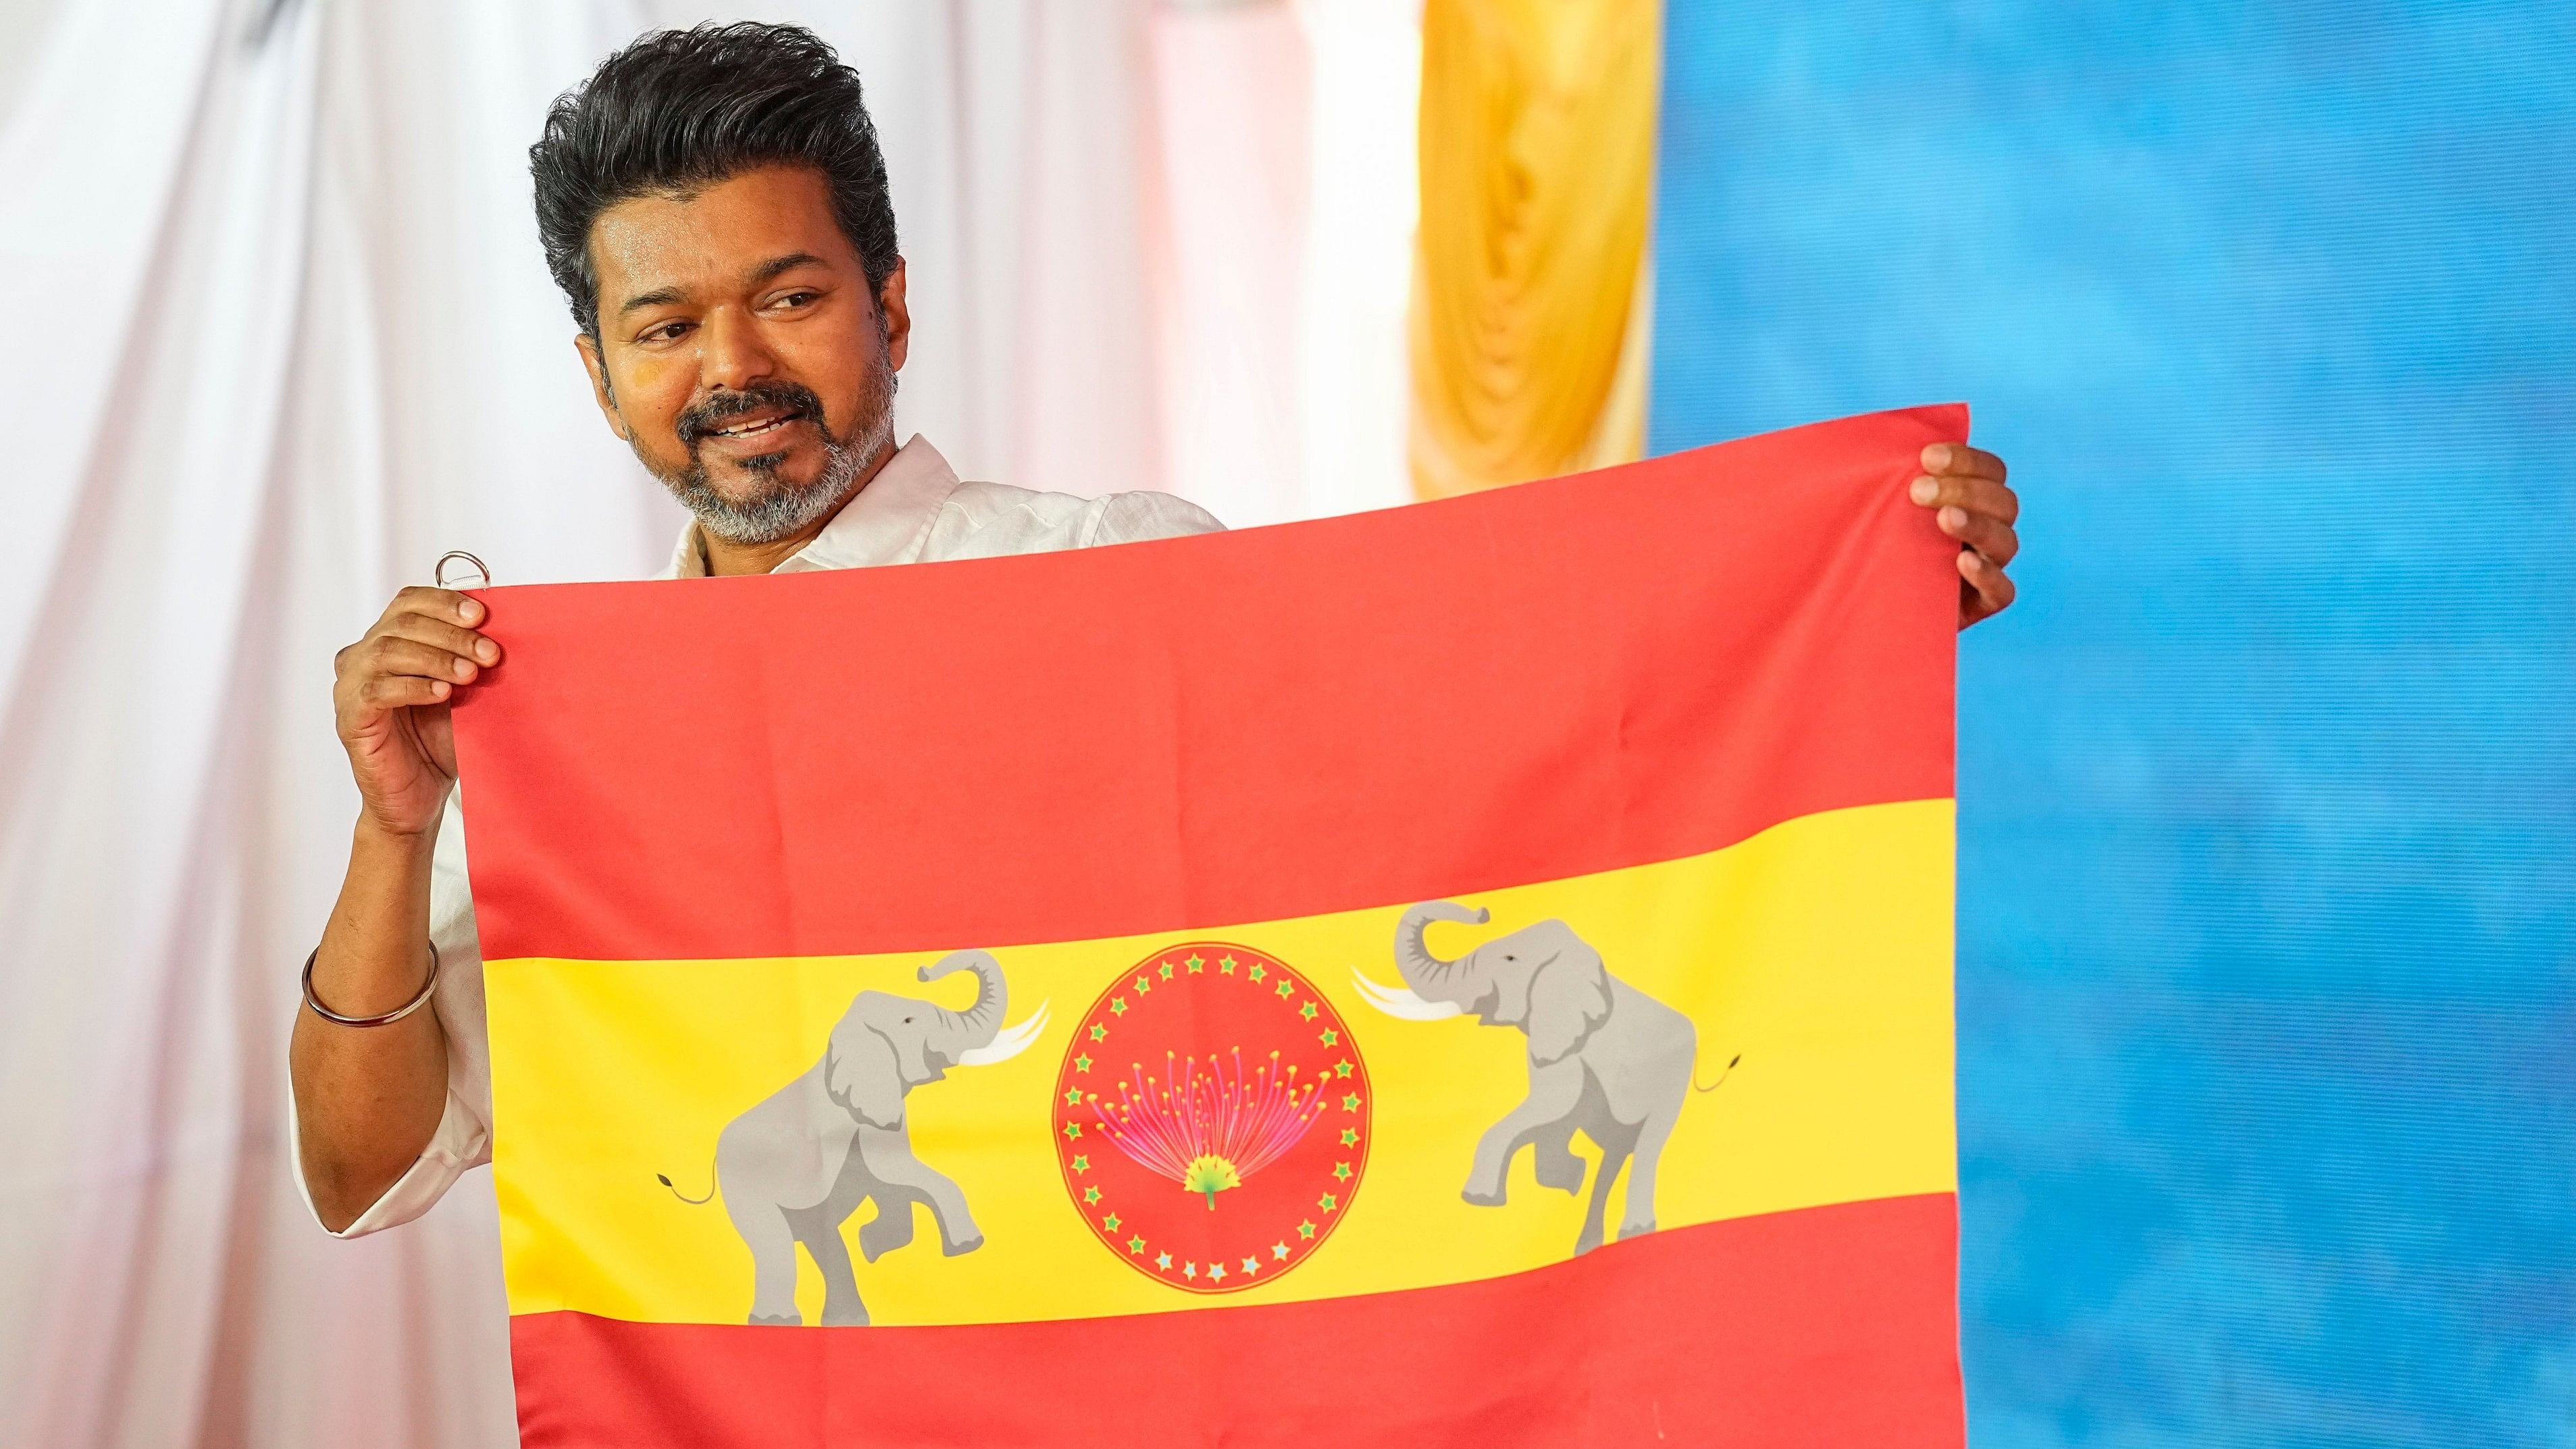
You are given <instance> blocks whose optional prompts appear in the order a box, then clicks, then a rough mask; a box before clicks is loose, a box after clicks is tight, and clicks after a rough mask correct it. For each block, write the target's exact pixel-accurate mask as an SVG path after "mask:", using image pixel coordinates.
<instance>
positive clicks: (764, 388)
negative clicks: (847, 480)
mask: <svg viewBox="0 0 2576 1449" xmlns="http://www.w3.org/2000/svg"><path fill="white" fill-rule="evenodd" d="M773 409H775V410H777V411H781V412H785V413H787V414H788V415H789V416H791V417H807V418H812V419H813V420H814V421H815V424H816V426H818V427H820V428H822V430H823V433H824V436H825V437H827V438H828V437H830V435H831V431H832V430H831V426H830V424H828V423H826V422H824V420H823V400H822V399H821V398H819V397H816V396H815V395H814V390H813V389H812V388H810V387H807V386H805V385H804V384H802V383H795V382H788V381H785V380H783V379H782V380H780V381H776V382H756V383H753V384H752V385H751V386H749V387H746V388H743V389H740V390H739V391H736V390H733V389H727V390H725V391H723V392H718V393H714V394H711V395H709V396H707V397H704V398H701V399H699V400H698V401H697V402H694V403H691V404H690V405H689V406H688V408H687V409H686V410H684V411H683V412H681V414H680V416H679V418H678V419H677V420H676V421H674V422H673V424H672V429H673V431H675V432H677V433H678V434H679V437H680V441H681V442H682V443H684V444H687V445H688V446H689V447H691V448H695V447H696V446H697V444H698V440H699V439H701V438H703V437H705V436H706V435H707V434H709V433H712V432H714V431H715V430H716V429H718V428H721V427H724V426H725V425H726V424H728V423H730V422H732V421H733V420H734V419H736V418H740V417H746V416H748V415H750V414H752V413H757V412H767V411H770V410H773Z"/></svg>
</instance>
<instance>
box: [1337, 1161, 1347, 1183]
mask: <svg viewBox="0 0 2576 1449" xmlns="http://www.w3.org/2000/svg"><path fill="white" fill-rule="evenodd" d="M1333 1180H1334V1181H1336V1182H1348V1181H1350V1180H1351V1165H1350V1164H1349V1163H1347V1162H1336V1163H1334V1164H1333Z"/></svg>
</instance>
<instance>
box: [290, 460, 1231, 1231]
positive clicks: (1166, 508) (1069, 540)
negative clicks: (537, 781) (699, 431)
mask: <svg viewBox="0 0 2576 1449" xmlns="http://www.w3.org/2000/svg"><path fill="white" fill-rule="evenodd" d="M1223 527H1224V525H1223V524H1221V523H1218V522H1217V521H1216V520H1215V519H1214V518H1211V517H1209V516H1208V514H1207V512H1206V510H1204V509H1201V508H1199V507H1198V506H1197V505H1195V504H1192V503H1189V502H1186V501H1184V500H1182V499H1179V498H1175V497H1173V496H1172V495H1171V494H1168V493H1118V494H1112V495H1110V496H1109V497H1106V498H1074V497H1071V496H1068V495H1066V494H1062V493H1033V492H1031V491H1029V490H1028V489H1025V488H1013V487H1010V486H1009V485H1007V484H1001V483H964V482H960V481H958V478H957V473H956V470H954V469H952V468H950V467H949V466H948V460H947V459H945V458H942V457H941V456H939V450H938V449H936V448H933V447H932V446H930V444H929V443H928V442H926V441H924V440H923V439H922V438H920V437H918V436H916V437H914V438H913V439H912V441H910V442H908V443H906V444H904V445H903V447H902V448H901V449H899V450H897V451H896V453H895V455H894V456H893V457H891V458H889V459H887V460H886V463H885V466H884V467H882V468H880V469H878V470H877V475H876V476H875V477H873V478H871V479H869V480H868V484H867V486H866V487H865V488H862V489H860V490H859V496H858V497H856V498H853V499H851V500H850V501H849V503H847V504H846V505H844V506H843V507H842V509H841V511H840V513H839V514H838V515H836V516H835V517H834V518H833V519H832V521H831V522H830V523H828V524H825V525H824V527H823V531H822V532H821V533H819V534H817V535H815V537H814V541H813V542H811V543H808V544H807V545H805V547H803V548H802V549H799V550H798V551H797V552H796V553H795V554H793V555H792V556H790V557H789V558H788V559H786V560H785V561H784V562H782V563H780V564H779V565H778V567H776V568H774V569H772V570H770V572H772V573H781V574H786V573H801V572H804V571H805V570H808V569H847V568H873V567H876V566H878V565H881V564H906V563H930V562H935V561H938V560H943V559H960V558H993V557H997V556H999V555H1003V554H1017V553H1048V552H1052V551H1053V550H1056V549H1060V548H1092V547H1096V546H1099V545H1102V544H1112V543H1134V542H1138V541H1141V540H1144V539H1149V538H1178V537H1180V536H1182V535H1184V534H1192V533H1214V532H1216V531H1217V530H1219V529H1221V528H1223ZM706 572H707V565H706V549H705V547H704V545H703V544H702V542H701V541H700V539H699V536H698V526H697V525H696V524H694V523H692V524H690V525H689V527H688V528H687V529H686V530H685V531H683V532H682V533H681V535H680V542H679V545H678V547H677V548H675V549H674V550H673V551H672V554H671V563H670V566H669V567H668V568H666V569H664V570H663V571H662V573H661V574H660V575H659V576H660V577H662V578H679V579H687V578H703V577H705V576H706ZM448 804H449V809H448V810H447V813H446V815H445V817H444V818H442V819H441V820H440V821H439V826H438V844H437V847H436V849H435V850H434V851H433V853H432V855H431V861H430V886H429V938H430V940H431V942H432V943H434V944H435V945H436V946H437V947H438V958H439V975H438V990H437V993H436V995H435V996H434V997H433V998H432V999H431V1003H430V1005H431V1009H433V1010H435V1011H436V1012H437V1013H438V1020H439V1024H440V1025H441V1026H443V1027H445V1028H446V1030H447V1110H446V1111H445V1112H444V1113H443V1114H442V1115H441V1116H440V1117H439V1119H438V1130H437V1131H436V1132H434V1133H432V1134H431V1135H430V1139H429V1145H428V1146H427V1147H425V1148H423V1149H421V1154H420V1160H419V1161H417V1162H415V1163H413V1164H412V1166H411V1170H410V1171H409V1172H406V1173H404V1174H403V1175H402V1177H401V1179H400V1180H399V1181H397V1182H395V1183H394V1185H393V1186H392V1187H389V1188H387V1189H385V1193H384V1196H382V1197H380V1198H378V1199H376V1201H375V1203H374V1204H373V1205H371V1206H370V1207H369V1208H368V1209H367V1210H366V1211H365V1212H363V1213H360V1214H359V1215H358V1218H357V1221H355V1222H352V1223H351V1224H349V1226H348V1227H346V1228H343V1229H342V1230H341V1231H340V1232H339V1233H338V1234H336V1236H339V1237H344V1238H354V1237H358V1236H360V1235H362V1234H365V1233H372V1232H375V1231H377V1230H378V1229H380V1228H389V1227H392V1226H394V1225H395V1224H397V1223H407V1222H410V1221H411V1220H412V1219H413V1218H416V1217H419V1216H420V1215H421V1214H422V1213H424V1212H427V1211H428V1210H429V1207H430V1204H432V1203H434V1202H437V1201H438V1200H439V1198H441V1197H443V1196H445V1195H446V1192H447V1189H448V1188H449V1187H450V1186H452V1185H453V1184H454V1183H455V1181H456V1179H457V1178H459V1177H461V1176H463V1175H464V1174H465V1173H466V1172H467V1171H468V1170H469V1169H471V1168H476V1167H480V1166H482V1165H483V1164H484V1163H487V1162H490V1161H491V1160H492V1127H491V1122H492V1057H491V1050H490V1047H489V1045H488V1043H487V1042H486V1040H485V1036H484V1014H483V952H482V949H481V947H480V944H479V939H478V937H477V935H476V933H475V929H474V897H473V895H472V893H471V891H470V890H469V889H468V888H467V886H466V880H465V825H464V816H463V814H462V813H461V811H460V810H459V809H458V808H457V807H458V806H459V805H460V804H461V799H460V798H459V797H454V796H451V797H450V799H449V802H448ZM287 1109H288V1111H289V1113H290V1114H291V1113H292V1112H293V1111H294V1094H293V1093H292V1092H290V1093H288V1095H287ZM297 1140H298V1139H297V1137H296V1135H295V1131H294V1127H293V1122H292V1118H291V1116H290V1119H289V1128H288V1134H287V1142H288V1143H289V1144H290V1150H289V1151H288V1153H287V1157H288V1160H289V1161H291V1162H293V1163H294V1164H295V1187H296V1191H297V1192H299V1193H301V1194H302V1195H303V1197H304V1205H305V1207H306V1208H307V1209H310V1208H311V1207H312V1206H313V1193H312V1189H311V1188H310V1187H309V1186H307V1185H306V1183H305V1181H304V1159H303V1154H302V1153H301V1152H300V1151H297V1150H294V1149H293V1147H292V1144H294V1143H295V1142H296V1141H297ZM315 1220H316V1221H317V1222H318V1221H319V1220H320V1214H318V1213H317V1214H315Z"/></svg>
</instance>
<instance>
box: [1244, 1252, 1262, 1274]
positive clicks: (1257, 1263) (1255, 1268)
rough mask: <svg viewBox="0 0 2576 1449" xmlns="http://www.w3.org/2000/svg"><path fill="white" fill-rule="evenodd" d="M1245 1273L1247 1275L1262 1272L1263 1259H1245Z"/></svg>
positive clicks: (1256, 1257)
mask: <svg viewBox="0 0 2576 1449" xmlns="http://www.w3.org/2000/svg"><path fill="white" fill-rule="evenodd" d="M1243 1271H1244V1272H1246V1273H1258V1272H1260V1271H1261V1259H1260V1258H1259V1257H1258V1256H1254V1257H1250V1258H1246V1259H1244V1260H1243Z"/></svg>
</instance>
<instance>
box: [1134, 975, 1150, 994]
mask: <svg viewBox="0 0 2576 1449" xmlns="http://www.w3.org/2000/svg"><path fill="white" fill-rule="evenodd" d="M1153 989H1154V981H1153V978H1152V977H1150V976H1139V977H1137V978H1136V994H1137V995H1139V996H1142V995H1144V994H1145V993H1146V992H1148V991H1151V990H1153Z"/></svg>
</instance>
